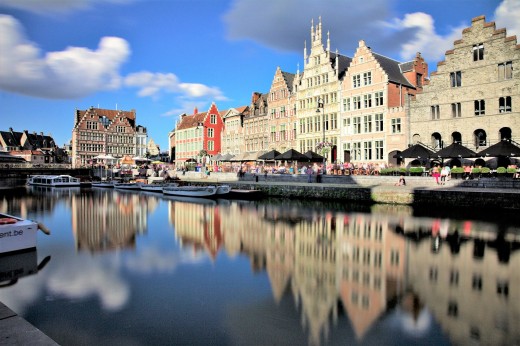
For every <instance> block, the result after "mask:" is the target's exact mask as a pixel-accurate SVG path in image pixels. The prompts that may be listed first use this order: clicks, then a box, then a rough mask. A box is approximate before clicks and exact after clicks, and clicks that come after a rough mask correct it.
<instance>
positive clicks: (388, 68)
mask: <svg viewBox="0 0 520 346" xmlns="http://www.w3.org/2000/svg"><path fill="white" fill-rule="evenodd" d="M372 54H373V55H374V58H375V59H376V60H377V62H378V63H379V65H380V66H381V68H382V69H383V70H384V71H385V72H386V74H387V75H388V80H389V81H390V82H393V83H397V84H402V85H406V86H407V87H410V88H415V86H414V85H413V84H411V83H410V82H409V81H408V79H406V78H405V76H404V75H403V69H402V67H401V65H403V64H407V63H401V62H399V61H397V60H394V59H390V58H388V57H386V56H384V55H381V54H377V53H372Z"/></svg>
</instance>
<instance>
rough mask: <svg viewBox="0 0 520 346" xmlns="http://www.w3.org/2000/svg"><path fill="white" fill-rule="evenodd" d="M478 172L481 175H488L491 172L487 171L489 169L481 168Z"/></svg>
mask: <svg viewBox="0 0 520 346" xmlns="http://www.w3.org/2000/svg"><path fill="white" fill-rule="evenodd" d="M480 172H481V173H482V174H488V173H489V172H491V169H489V167H482V168H481V169H480Z"/></svg>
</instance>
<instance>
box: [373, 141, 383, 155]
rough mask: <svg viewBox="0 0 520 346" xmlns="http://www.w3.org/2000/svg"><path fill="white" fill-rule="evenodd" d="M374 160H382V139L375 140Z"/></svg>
mask: <svg viewBox="0 0 520 346" xmlns="http://www.w3.org/2000/svg"><path fill="white" fill-rule="evenodd" d="M375 147H376V160H383V141H375Z"/></svg>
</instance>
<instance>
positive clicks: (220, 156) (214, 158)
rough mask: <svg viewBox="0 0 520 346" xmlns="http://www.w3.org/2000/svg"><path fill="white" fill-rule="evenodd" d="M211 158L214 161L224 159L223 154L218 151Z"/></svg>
mask: <svg viewBox="0 0 520 346" xmlns="http://www.w3.org/2000/svg"><path fill="white" fill-rule="evenodd" d="M211 159H212V160H213V161H220V160H221V159H222V155H221V154H220V153H218V154H217V155H215V156H212V157H211Z"/></svg>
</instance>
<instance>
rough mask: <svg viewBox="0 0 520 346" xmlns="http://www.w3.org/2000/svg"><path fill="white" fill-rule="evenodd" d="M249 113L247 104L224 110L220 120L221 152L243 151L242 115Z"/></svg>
mask: <svg viewBox="0 0 520 346" xmlns="http://www.w3.org/2000/svg"><path fill="white" fill-rule="evenodd" d="M247 114H249V106H242V107H237V108H230V109H228V110H227V111H225V112H224V115H223V116H222V121H223V122H224V128H223V129H222V151H221V153H222V154H231V155H237V154H239V153H241V152H243V151H244V148H245V145H246V144H245V139H244V127H243V123H244V117H245V116H246V115H247Z"/></svg>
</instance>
